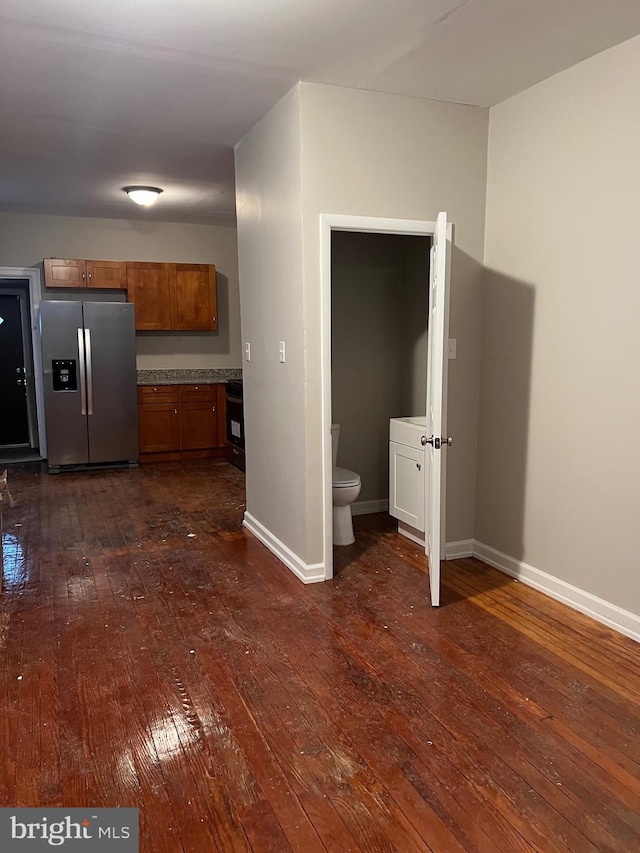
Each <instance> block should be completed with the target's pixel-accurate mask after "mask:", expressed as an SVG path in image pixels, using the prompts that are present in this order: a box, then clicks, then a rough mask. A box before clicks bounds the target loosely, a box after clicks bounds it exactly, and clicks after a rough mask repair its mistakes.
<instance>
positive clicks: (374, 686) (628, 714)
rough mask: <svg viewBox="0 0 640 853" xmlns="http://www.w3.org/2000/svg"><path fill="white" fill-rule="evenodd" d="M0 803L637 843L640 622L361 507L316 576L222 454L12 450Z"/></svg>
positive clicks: (313, 847) (218, 834)
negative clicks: (449, 556)
mask: <svg viewBox="0 0 640 853" xmlns="http://www.w3.org/2000/svg"><path fill="white" fill-rule="evenodd" d="M9 476H10V487H11V490H12V492H13V495H14V497H15V498H16V499H17V501H18V504H17V506H16V507H15V508H14V509H13V510H11V511H10V512H9V513H8V514H7V515H6V517H5V521H4V535H3V580H2V596H1V599H0V682H1V693H0V703H1V704H0V806H16V805H19V806H56V805H59V806H62V805H64V806H88V805H91V806H96V807H98V806H116V805H118V806H134V807H138V808H139V809H140V826H141V845H140V849H141V850H142V851H148V853H151V851H153V853H156V851H166V853H174V851H184V853H200V851H202V853H206V851H217V850H220V851H245V850H254V851H258V853H271V851H273V853H285V851H289V850H299V851H304V853H313V851H321V850H332V851H339V853H346V851H371V853H377V851H403V853H404V852H405V851H406V853H413V851H423V850H425V851H426V850H432V851H435V853H455V851H506V853H515V852H516V851H531V850H539V851H571V853H582V851H626V850H628V851H638V850H640V764H639V761H640V737H639V727H640V713H639V707H638V699H639V696H640V664H639V661H638V645H637V644H636V643H634V642H633V641H632V640H629V639H626V638H625V637H622V636H619V635H617V634H615V633H614V632H613V631H610V630H608V629H607V628H605V627H603V626H602V625H599V624H597V623H595V622H592V621H591V620H589V619H587V618H586V617H583V616H581V615H579V614H577V613H574V612H573V611H571V610H569V609H568V608H566V607H563V606H562V605H560V604H557V603H556V602H554V601H552V600H550V599H548V598H546V597H545V596H543V595H541V594H539V593H537V592H535V591H534V590H532V589H529V588H527V587H525V586H523V585H522V584H519V583H517V582H514V581H512V580H510V579H509V578H507V577H505V576H503V575H501V574H500V573H498V572H496V571H494V570H493V569H490V568H488V567H487V566H485V565H483V564H482V563H480V562H478V561H477V560H473V559H466V560H457V561H453V562H450V563H447V564H445V565H444V566H443V590H442V607H440V608H439V609H436V610H434V609H432V608H431V607H430V605H429V603H428V577H427V575H426V566H425V559H424V555H421V554H420V553H419V549H418V548H417V547H415V546H413V545H412V544H411V543H410V542H408V541H407V540H405V539H402V538H401V537H398V536H397V535H396V534H395V533H394V527H393V524H392V523H391V521H390V520H389V519H388V517H386V516H384V515H375V516H360V517H358V518H356V519H355V522H356V536H357V540H356V544H355V545H353V546H350V547H348V548H342V549H338V551H337V553H336V568H337V576H336V578H335V580H334V581H332V582H330V583H325V584H317V585H313V586H303V585H302V584H301V583H300V582H299V581H297V580H296V579H295V578H294V577H293V575H292V574H291V573H290V572H289V571H288V570H287V569H285V568H284V567H283V566H281V565H280V564H279V563H278V561H277V560H276V559H275V557H273V556H272V555H271V554H270V553H269V552H268V551H267V550H266V549H265V548H264V547H263V546H262V545H261V544H260V543H259V542H258V541H257V540H256V539H255V538H253V537H252V536H251V535H250V534H249V533H247V532H245V530H244V529H243V528H242V526H241V521H242V513H243V509H244V503H243V500H244V491H243V486H244V481H243V475H242V474H241V473H240V472H239V471H237V470H236V469H235V468H232V467H231V466H229V465H227V463H226V462H224V461H222V460H203V461H201V462H188V463H181V464H178V463H164V464H156V465H147V466H144V467H141V468H139V469H135V470H131V471H118V472H116V471H113V472H102V473H94V474H78V475H75V474H69V475H58V476H48V475H46V474H45V473H42V472H41V467H40V466H39V465H36V464H33V465H22V466H18V465H16V466H13V467H10V469H9Z"/></svg>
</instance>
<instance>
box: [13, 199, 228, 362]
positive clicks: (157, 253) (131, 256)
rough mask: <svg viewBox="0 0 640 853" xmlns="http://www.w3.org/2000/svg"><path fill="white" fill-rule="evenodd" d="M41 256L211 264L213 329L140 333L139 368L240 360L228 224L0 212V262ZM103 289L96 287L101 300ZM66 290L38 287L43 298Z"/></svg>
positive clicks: (28, 262)
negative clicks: (215, 291) (213, 268)
mask: <svg viewBox="0 0 640 853" xmlns="http://www.w3.org/2000/svg"><path fill="white" fill-rule="evenodd" d="M48 257H58V258H90V259H95V260H118V261H164V262H167V263H169V262H176V263H195V264H215V265H216V271H217V274H218V303H219V305H218V315H219V327H218V331H217V332H209V333H199V332H191V333H189V334H176V333H175V332H169V333H165V332H147V333H139V334H138V335H137V362H138V368H140V369H145V368H146V369H155V368H231V367H241V366H242V360H241V353H240V299H239V291H238V250H237V237H236V229H235V227H231V226H215V225H181V224H178V223H169V222H140V221H136V222H132V221H129V220H123V219H81V218H75V217H68V216H36V215H30V214H8V213H0V266H7V267H31V266H42V259H43V258H48ZM43 291H44V288H43ZM107 293H108V292H107V291H101V298H104V297H105V296H106V295H107ZM68 295H69V292H68V291H64V293H61V292H60V291H57V292H55V295H54V291H53V290H51V291H44V293H43V296H44V298H68ZM107 298H109V297H107ZM111 298H115V299H121V298H122V295H121V294H119V295H116V296H113V297H111Z"/></svg>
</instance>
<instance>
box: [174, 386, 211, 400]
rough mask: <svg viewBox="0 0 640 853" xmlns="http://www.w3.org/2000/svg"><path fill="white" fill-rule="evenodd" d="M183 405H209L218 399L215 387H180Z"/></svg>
mask: <svg viewBox="0 0 640 853" xmlns="http://www.w3.org/2000/svg"><path fill="white" fill-rule="evenodd" d="M178 388H179V392H180V402H181V403H197V402H202V403H208V402H209V401H210V400H215V399H216V386H215V385H179V386H178Z"/></svg>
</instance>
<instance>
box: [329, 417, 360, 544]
mask: <svg viewBox="0 0 640 853" xmlns="http://www.w3.org/2000/svg"><path fill="white" fill-rule="evenodd" d="M339 441H340V424H331V450H332V453H333V544H334V545H351V544H352V543H353V542H355V541H356V538H355V536H354V535H353V520H352V518H351V504H352V503H353V502H354V501H355V499H356V498H357V497H358V495H359V494H360V489H361V487H362V483H361V482H360V474H356V473H355V471H347V469H346V468H338V466H337V465H336V460H337V458H338V442H339Z"/></svg>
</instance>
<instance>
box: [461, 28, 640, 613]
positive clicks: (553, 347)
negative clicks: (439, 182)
mask: <svg viewBox="0 0 640 853" xmlns="http://www.w3.org/2000/svg"><path fill="white" fill-rule="evenodd" d="M639 152H640V38H636V39H633V40H631V41H628V42H626V43H624V44H621V45H619V46H617V47H614V48H612V49H610V50H607V51H605V52H604V53H601V54H599V55H597V56H595V57H593V58H591V59H589V60H587V61H585V62H582V63H580V64H579V65H576V66H574V67H573V68H571V69H569V70H567V71H565V72H563V73H561V74H558V75H557V76H555V77H553V78H551V79H549V80H546V81H545V82H543V83H541V84H539V85H537V86H535V87H533V88H532V89H529V90H528V91H526V92H524V93H523V94H521V95H518V96H517V97H514V98H512V99H510V100H509V101H506V102H505V103H502V104H500V105H498V106H497V107H494V108H493V109H492V110H491V120H490V144H489V169H488V197H487V234H486V265H487V267H488V270H489V272H488V275H487V283H486V300H485V319H484V344H483V348H484V358H483V369H482V386H481V400H482V403H481V417H480V431H479V459H478V487H477V499H476V506H477V513H476V538H477V539H479V540H480V541H481V542H483V543H485V544H487V545H489V546H492V547H493V548H496V549H498V550H499V551H502V552H504V553H506V554H507V555H509V556H511V557H513V558H516V559H518V560H523V561H524V562H526V563H527V564H529V565H532V566H533V567H536V568H538V569H540V570H542V571H544V572H548V573H550V574H551V575H553V576H554V577H556V578H559V579H561V580H563V581H566V582H568V583H570V584H573V585H576V586H578V587H580V588H581V589H583V590H587V591H589V592H591V593H593V594H594V595H596V596H599V597H601V598H604V599H606V600H607V601H609V602H613V603H614V604H616V605H619V606H620V607H622V608H625V609H627V610H630V611H632V612H633V613H635V614H640V584H639V583H638V576H639V569H640V556H639V555H640V525H639V523H638V519H640V475H639V472H640V442H639V440H638V437H639V436H640V395H639V393H638V367H639V365H640V334H639V333H638V323H639V319H640V286H639V284H640V256H639V252H638V228H639V226H640V216H639V210H640V207H639V198H640V156H639Z"/></svg>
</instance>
